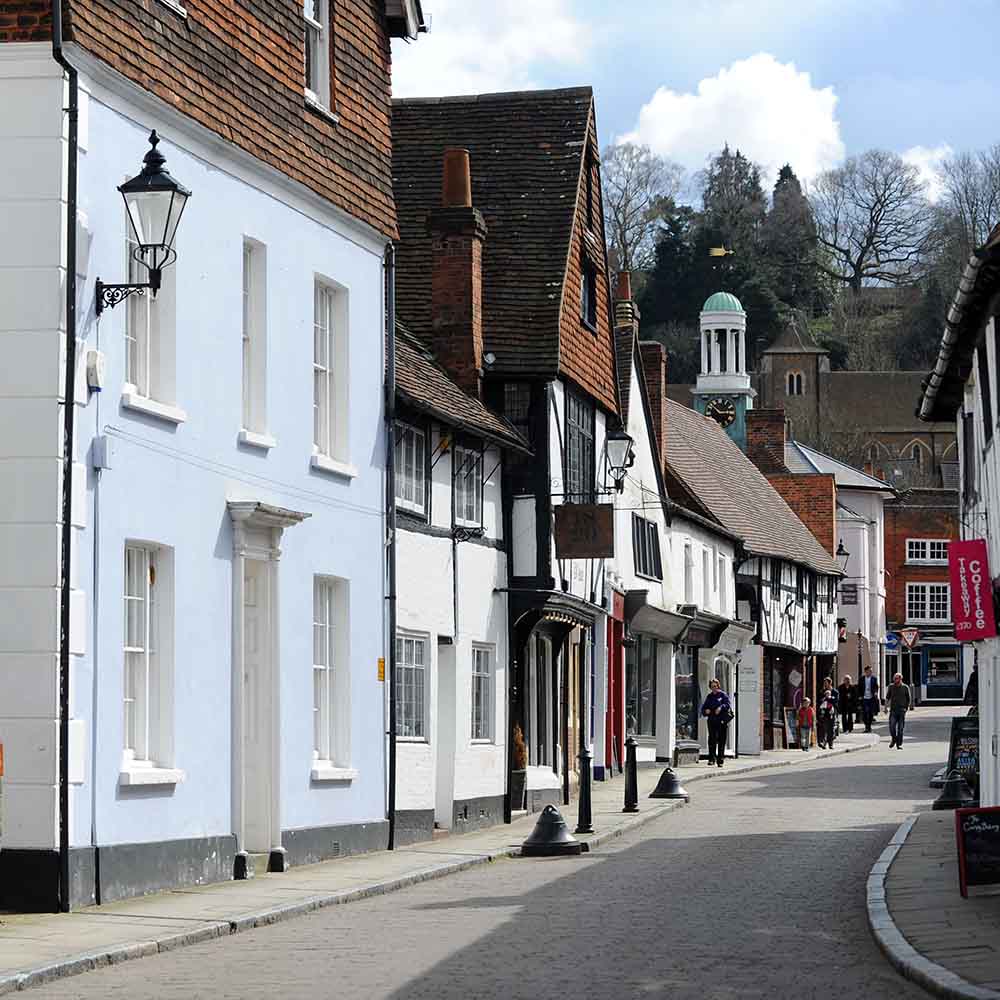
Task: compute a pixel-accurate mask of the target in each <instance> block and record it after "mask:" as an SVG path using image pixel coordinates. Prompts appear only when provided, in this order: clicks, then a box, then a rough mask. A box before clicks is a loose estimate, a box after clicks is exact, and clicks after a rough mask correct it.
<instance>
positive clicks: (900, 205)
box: [810, 149, 934, 293]
mask: <svg viewBox="0 0 1000 1000" xmlns="http://www.w3.org/2000/svg"><path fill="white" fill-rule="evenodd" d="M810 200H811V202H812V206H813V211H814V213H815V216H816V226H817V235H818V238H819V245H820V248H821V249H822V250H823V251H824V253H823V254H822V255H821V259H820V267H821V269H822V270H823V271H825V272H826V273H827V274H828V275H829V276H830V277H832V278H834V279H836V280H837V281H840V282H841V283H843V284H844V285H845V286H846V287H848V288H849V289H851V291H853V292H855V293H856V292H859V291H860V290H861V288H862V287H863V286H865V285H868V284H879V283H886V284H893V285H898V284H907V283H909V282H912V281H914V280H916V279H917V277H919V275H920V272H921V267H922V265H923V262H924V258H925V256H926V253H927V249H928V244H929V241H930V239H931V233H932V229H933V223H934V213H933V210H932V208H931V205H930V203H929V202H928V200H927V197H926V194H925V190H924V183H923V182H922V181H921V180H920V177H919V175H918V173H917V170H916V168H915V167H914V166H912V165H910V164H907V163H904V162H903V161H902V159H900V157H899V156H897V155H896V154H895V153H888V152H884V151H882V150H878V149H870V150H868V152H866V153H863V154H861V155H860V156H852V157H851V158H850V159H848V160H847V162H846V163H844V165H843V166H841V167H837V168H836V169H834V170H828V171H826V172H825V173H823V174H820V176H819V178H818V179H817V180H816V183H815V186H814V187H813V190H812V191H811V195H810Z"/></svg>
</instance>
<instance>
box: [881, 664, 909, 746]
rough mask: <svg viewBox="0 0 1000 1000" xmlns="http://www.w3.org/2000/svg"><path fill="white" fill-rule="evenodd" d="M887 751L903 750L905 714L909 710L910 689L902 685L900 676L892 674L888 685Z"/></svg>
mask: <svg viewBox="0 0 1000 1000" xmlns="http://www.w3.org/2000/svg"><path fill="white" fill-rule="evenodd" d="M886 701H887V702H888V704H889V736H890V742H889V749H890V750H891V749H892V748H893V747H895V748H896V749H897V750H902V749H903V727H904V726H905V725H906V713H907V711H909V708H910V688H909V686H908V685H906V684H904V683H903V675H902V674H894V675H893V678H892V684H890V685H889V695H888V697H887V698H886Z"/></svg>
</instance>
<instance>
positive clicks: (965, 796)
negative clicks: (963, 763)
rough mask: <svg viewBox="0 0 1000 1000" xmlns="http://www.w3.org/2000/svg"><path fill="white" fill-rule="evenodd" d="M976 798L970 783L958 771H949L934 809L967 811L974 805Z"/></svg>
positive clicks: (935, 801)
mask: <svg viewBox="0 0 1000 1000" xmlns="http://www.w3.org/2000/svg"><path fill="white" fill-rule="evenodd" d="M974 801H975V796H973V794H972V789H971V788H969V785H968V782H966V780H965V778H964V777H962V775H961V774H960V773H959V772H958V771H949V772H948V778H947V780H946V781H945V783H944V787H943V788H942V789H941V794H940V795H939V796H938V797H937V798H936V799H935V800H934V804H933V805H932V806H931V808H932V809H965V808H967V807H969V806H971V805H972V804H973V802H974Z"/></svg>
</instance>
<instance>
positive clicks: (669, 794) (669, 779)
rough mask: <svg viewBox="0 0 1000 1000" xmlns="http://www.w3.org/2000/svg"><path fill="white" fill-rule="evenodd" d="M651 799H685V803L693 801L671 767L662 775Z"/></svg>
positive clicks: (650, 794) (651, 794) (650, 795)
mask: <svg viewBox="0 0 1000 1000" xmlns="http://www.w3.org/2000/svg"><path fill="white" fill-rule="evenodd" d="M649 797H650V798H651V799H683V800H684V801H685V802H690V801H691V796H690V795H688V793H687V790H686V789H685V788H684V786H683V785H682V784H681V780H680V778H678V777H677V774H676V773H675V772H674V769H673V768H672V767H669V766H668V767H667V769H666V770H665V771H664V772H663V774H661V775H660V780H659V781H658V782H657V783H656V788H654V789H653V790H652V791H651V792H650V793H649Z"/></svg>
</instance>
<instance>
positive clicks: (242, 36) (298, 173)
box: [0, 0, 396, 236]
mask: <svg viewBox="0 0 1000 1000" xmlns="http://www.w3.org/2000/svg"><path fill="white" fill-rule="evenodd" d="M64 3H65V8H64V10H65V13H66V18H65V23H66V40H67V41H72V42H75V43H76V44H78V45H79V46H81V48H83V49H85V50H87V51H88V52H89V53H91V54H92V55H94V56H96V57H97V58H98V59H100V60H101V61H103V62H104V63H106V64H107V65H108V66H109V67H111V68H112V69H113V70H116V71H117V72H118V73H120V74H122V75H123V76H124V77H126V78H127V79H128V80H131V81H132V82H133V83H134V84H136V85H137V86H139V87H142V88H144V89H145V90H147V91H150V92H151V93H153V94H155V95H156V96H157V97H159V98H161V99H162V100H163V101H165V102H166V103H167V104H168V105H170V107H172V108H174V109H175V110H177V111H180V112H181V113H183V114H185V115H188V116H190V117H191V118H192V119H194V120H195V121H196V122H198V123H199V124H200V125H203V126H204V127H206V128H208V129H210V130H211V131H212V132H215V133H216V134H217V135H220V136H222V137H223V138H224V139H226V140H227V141H229V142H231V143H233V144H234V145H236V146H238V147H240V148H241V149H243V150H244V151H246V152H248V153H250V154H252V155H253V156H255V157H257V158H258V159H260V160H261V161H263V162H264V163H266V164H268V165H270V166H272V167H274V168H275V169H276V170H279V171H281V172H282V173H284V174H286V175H288V176H289V177H291V178H293V179H294V180H296V181H300V182H301V183H302V184H304V185H306V186H307V187H309V188H311V189H312V190H313V191H314V192H316V193H317V194H319V195H321V196H322V197H324V198H326V199H327V200H328V201H330V202H331V203H332V204H333V205H335V206H337V207H338V208H340V209H342V210H343V211H345V212H347V213H348V214H350V215H352V216H354V217H355V218H357V219H360V220H362V221H364V222H367V223H368V224H370V225H371V226H373V227H374V228H375V229H376V230H378V231H380V232H381V233H383V234H384V235H386V236H394V235H395V233H396V218H395V208H394V203H393V198H392V170H391V135H390V124H391V123H390V118H391V107H390V51H389V35H388V31H387V26H386V19H385V4H384V0H337V2H336V3H334V4H332V5H331V8H332V10H333V15H334V16H333V25H332V28H333V30H332V32H331V34H332V36H333V45H332V50H331V94H332V101H333V108H332V110H333V111H334V112H335V113H336V115H337V118H338V120H336V121H333V120H331V119H330V118H328V117H327V116H325V115H323V114H321V113H319V112H317V111H315V110H313V109H312V108H310V107H309V106H307V104H306V102H305V96H304V91H305V56H304V51H305V49H304V46H305V29H304V22H303V18H302V4H301V2H300V0H247V2H246V3H241V4H235V3H220V2H219V0H185V4H184V6H185V9H186V10H187V18H182V17H180V16H178V15H177V14H176V13H174V12H173V11H172V10H170V9H169V8H168V7H166V6H165V5H163V4H161V3H159V2H158V0H142V2H133V0H64ZM50 37H51V0H0V41H24V40H32V41H37V40H45V39H48V38H50ZM164 138H165V139H168V140H169V138H170V137H169V136H168V135H165V136H164Z"/></svg>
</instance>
